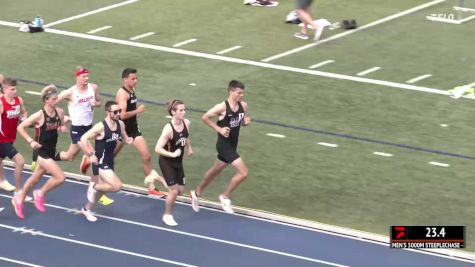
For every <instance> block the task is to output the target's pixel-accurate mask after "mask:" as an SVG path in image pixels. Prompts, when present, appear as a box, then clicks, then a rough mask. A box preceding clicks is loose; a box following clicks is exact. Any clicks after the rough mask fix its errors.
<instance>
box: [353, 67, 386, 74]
mask: <svg viewBox="0 0 475 267" xmlns="http://www.w3.org/2000/svg"><path fill="white" fill-rule="evenodd" d="M380 69H381V67H373V68H371V69H367V70H364V71H362V72H358V74H356V75H358V76H365V75H366V74H369V73H371V72H375V71H378V70H380Z"/></svg>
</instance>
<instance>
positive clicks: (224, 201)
mask: <svg viewBox="0 0 475 267" xmlns="http://www.w3.org/2000/svg"><path fill="white" fill-rule="evenodd" d="M219 201H220V202H221V207H222V208H223V210H224V211H225V212H227V213H229V214H233V213H234V210H233V207H232V205H231V199H229V198H226V197H225V196H224V195H219Z"/></svg>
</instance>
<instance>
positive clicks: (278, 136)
mask: <svg viewBox="0 0 475 267" xmlns="http://www.w3.org/2000/svg"><path fill="white" fill-rule="evenodd" d="M266 135H267V136H271V137H277V138H285V135H283V134H274V133H266Z"/></svg>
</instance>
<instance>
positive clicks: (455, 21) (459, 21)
mask: <svg viewBox="0 0 475 267" xmlns="http://www.w3.org/2000/svg"><path fill="white" fill-rule="evenodd" d="M426 19H428V20H431V21H439V22H445V23H452V24H457V25H460V24H462V23H465V22H467V21H470V20H472V19H475V15H473V16H470V17H466V18H464V19H460V20H456V19H447V18H439V17H434V16H426Z"/></svg>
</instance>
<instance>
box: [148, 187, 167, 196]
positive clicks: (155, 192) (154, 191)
mask: <svg viewBox="0 0 475 267" xmlns="http://www.w3.org/2000/svg"><path fill="white" fill-rule="evenodd" d="M148 196H149V197H156V198H163V197H165V196H166V194H165V193H163V192H162V191H160V190H157V189H156V188H155V189H152V190H149V191H148Z"/></svg>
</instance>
